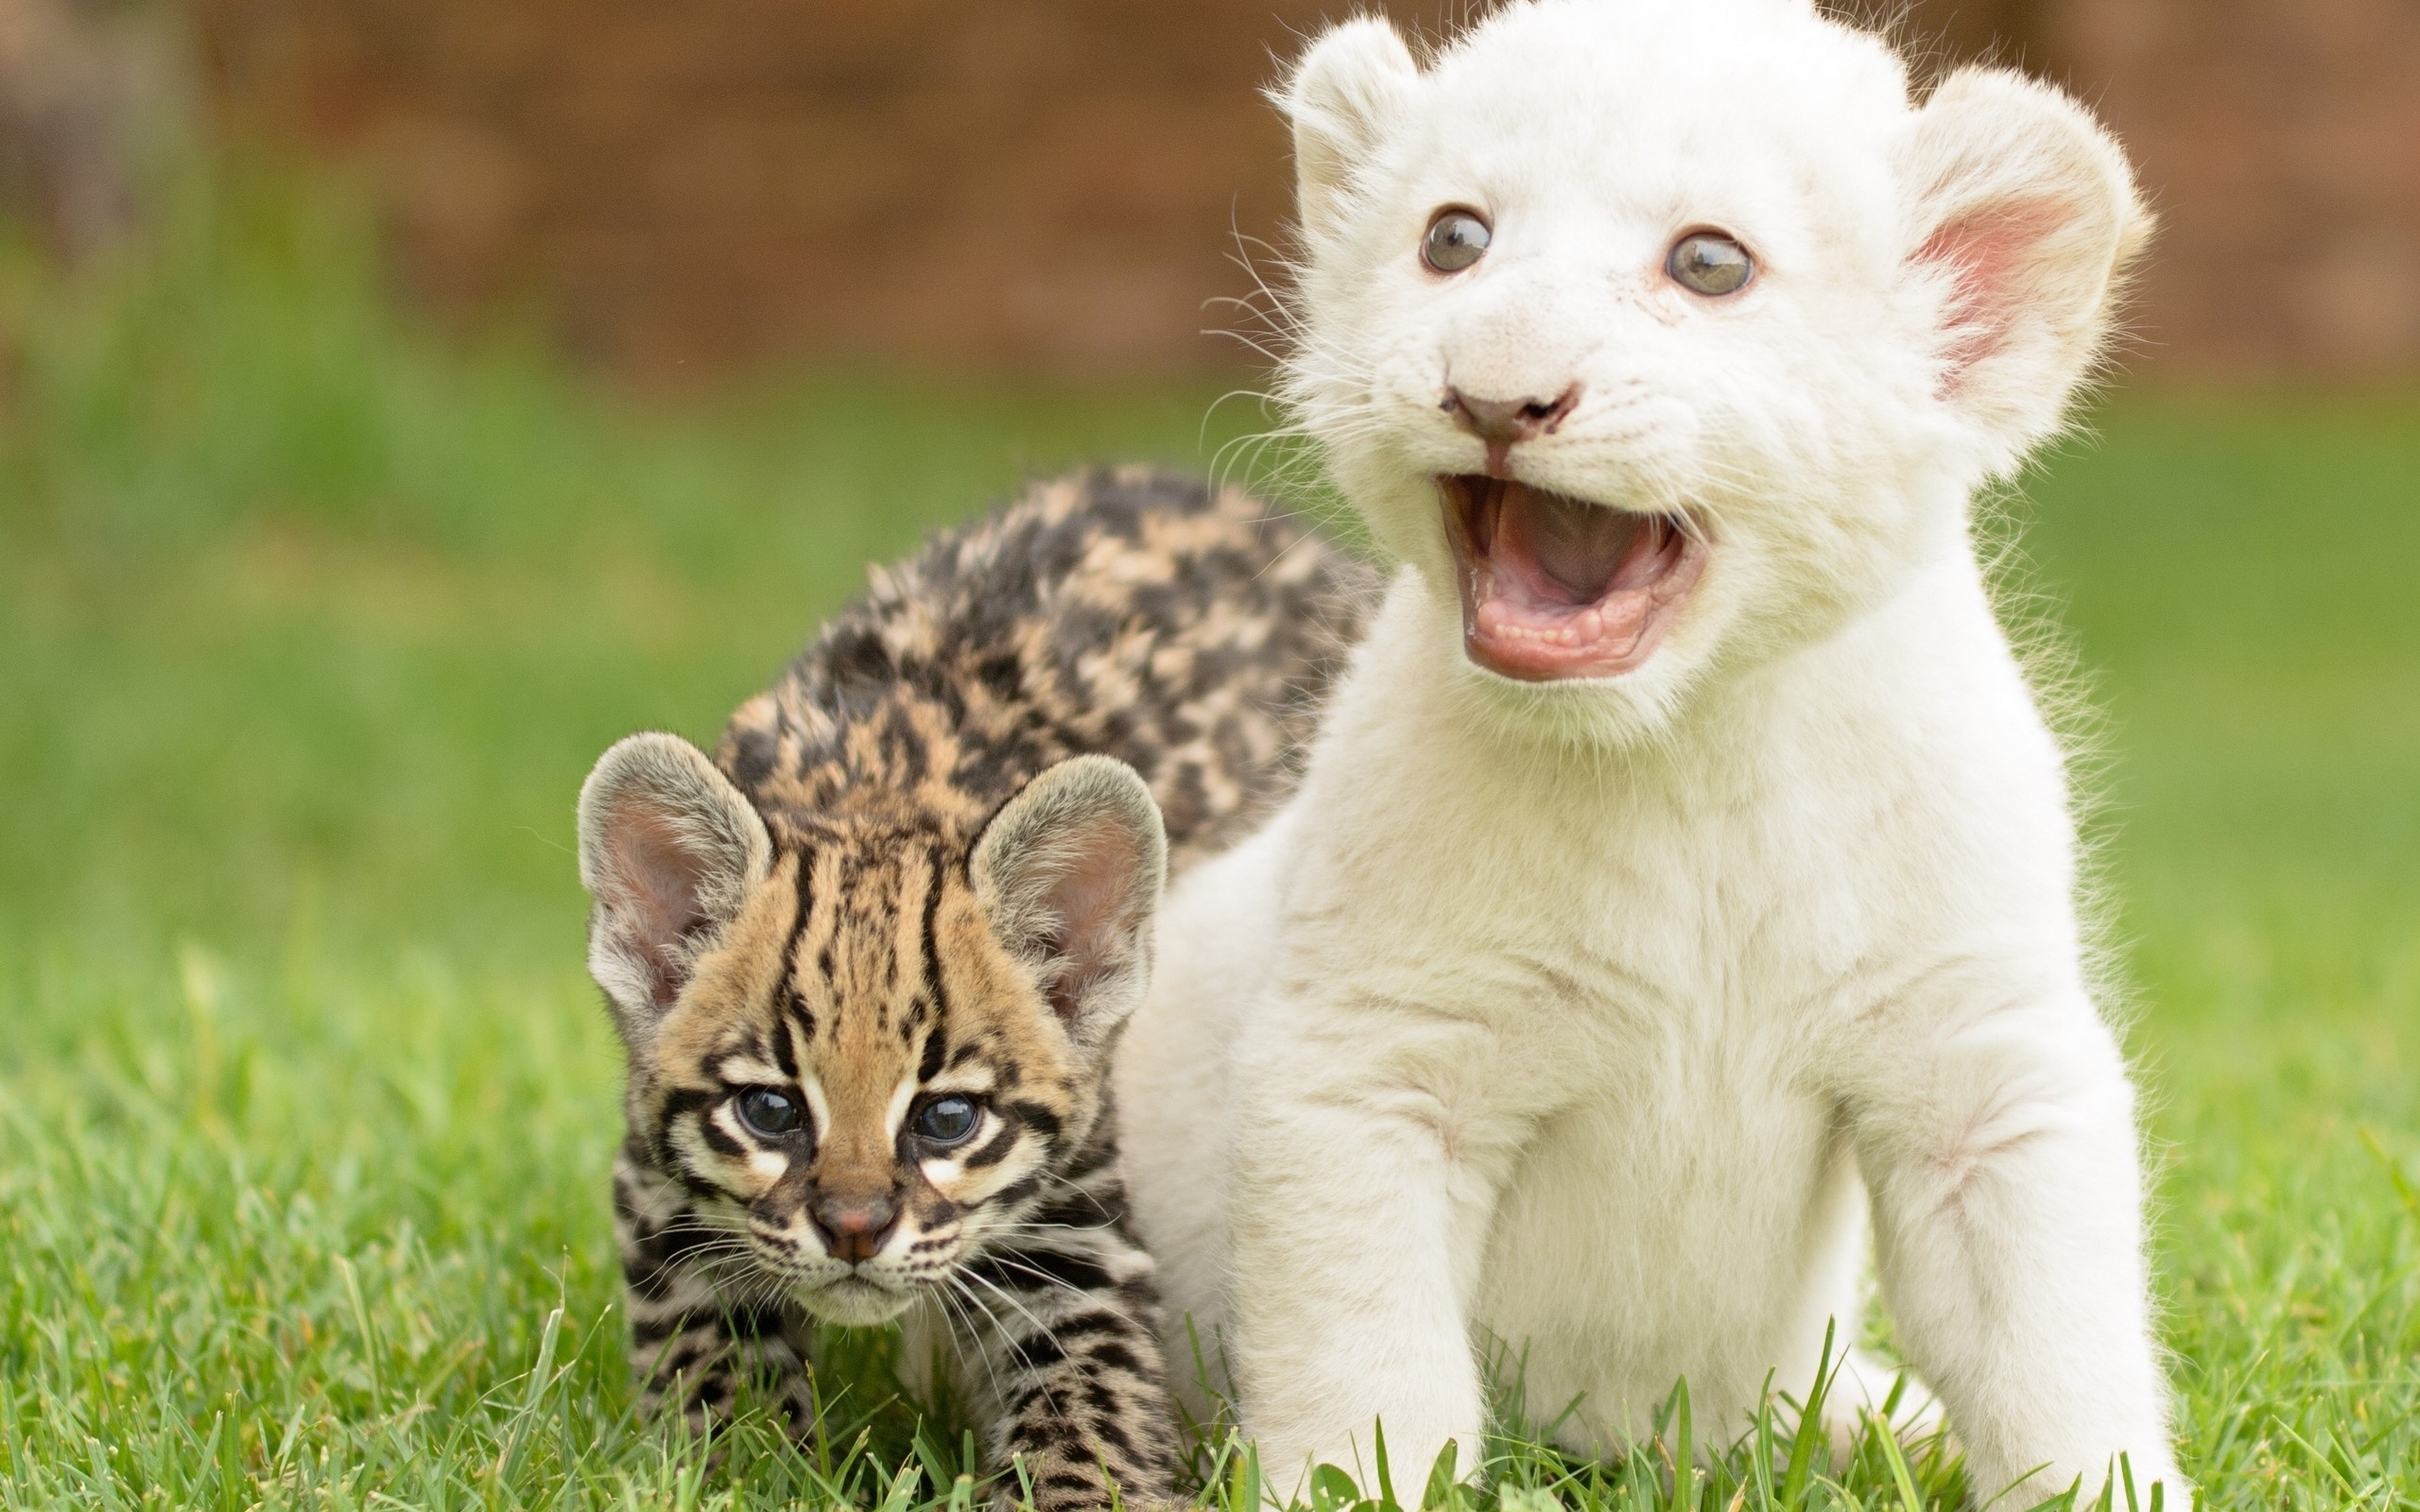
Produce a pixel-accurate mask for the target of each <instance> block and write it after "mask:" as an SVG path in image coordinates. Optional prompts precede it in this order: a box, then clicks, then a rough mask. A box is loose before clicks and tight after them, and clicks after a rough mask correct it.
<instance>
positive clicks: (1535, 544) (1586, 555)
mask: <svg viewBox="0 0 2420 1512" xmlns="http://www.w3.org/2000/svg"><path fill="white" fill-rule="evenodd" d="M1503 508H1504V513H1503V517H1502V520H1501V521H1500V522H1499V524H1497V526H1496V529H1497V531H1498V533H1499V536H1500V538H1501V539H1502V540H1503V541H1504V544H1505V545H1509V546H1511V547H1512V548H1513V553H1514V554H1516V555H1519V556H1527V557H1528V558H1530V560H1531V561H1534V562H1536V563H1537V564H1538V569H1539V571H1541V572H1543V573H1544V574H1545V575H1546V576H1547V578H1548V579H1549V580H1550V581H1551V582H1552V585H1553V586H1554V587H1556V588H1558V589H1561V590H1562V591H1563V592H1564V593H1566V594H1568V595H1569V596H1570V602H1572V603H1573V604H1589V603H1594V602H1595V601H1596V600H1598V599H1599V598H1601V597H1603V596H1604V594H1605V590H1606V588H1607V587H1608V586H1609V585H1610V584H1611V583H1612V582H1613V580H1614V572H1615V569H1616V568H1618V567H1619V566H1621V564H1622V558H1624V557H1626V556H1628V555H1629V554H1630V549H1631V546H1632V544H1633V543H1634V541H1636V540H1637V537H1638V530H1639V527H1640V525H1642V524H1645V522H1644V521H1643V520H1641V519H1640V517H1639V516H1637V515H1634V514H1631V513H1629V512H1628V511H1626V510H1621V509H1599V508H1598V507H1596V506H1594V505H1588V504H1582V503H1580V502H1579V501H1578V500H1575V499H1566V498H1564V497H1563V496H1562V495H1560V494H1555V493H1547V492H1544V491H1542V490H1537V489H1532V488H1529V487H1527V486H1525V485H1522V484H1518V483H1515V484H1513V485H1512V486H1511V487H1509V488H1507V489H1506V490H1504V505H1503Z"/></svg>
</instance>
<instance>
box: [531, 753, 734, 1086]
mask: <svg viewBox="0 0 2420 1512" xmlns="http://www.w3.org/2000/svg"><path fill="white" fill-rule="evenodd" d="M772 862H773V842H772V838H771V836H769V834H767V833H766V831H765V821H764V820H763V819H761V818H759V817H757V816H756V811H755V810H754V809H753V808H752V807H751V806H750V805H749V802H748V799H745V798H743V797H741V796H740V792H739V789H737V788H736V787H734V786H733V785H732V784H731V781H730V779H728V778H726V777H724V776H723V775H722V773H721V772H719V771H717V770H716V769H715V765H714V763H712V762H710V761H708V760H707V759H706V757H705V753H704V752H702V751H700V750H699V749H698V747H695V746H692V745H690V744H689V743H688V742H687V741H685V740H683V739H682V738H681V737H680V736H678V735H666V734H657V733H652V732H650V733H648V734H641V735H632V736H631V737H629V738H628V739H626V740H623V741H619V742H617V743H616V744H615V745H614V747H613V748H612V749H611V750H608V751H607V752H606V753H605V754H604V755H603V756H602V757H600V758H599V759H598V761H597V763H596V770H595V771H593V772H591V773H589V774H588V781H587V782H585V783H583V784H582V785H581V787H580V790H579V880H580V883H581V885H584V886H586V887H587V888H588V895H589V897H591V898H592V899H594V900H596V907H595V908H594V909H593V910H592V911H591V912H590V914H589V920H588V971H589V974H590V975H592V976H594V977H595V978H596V985H597V986H598V987H601V988H604V989H605V995H606V996H607V997H608V998H610V999H612V1000H613V1004H614V1017H615V1018H616V1020H618V1021H619V1022H620V1024H621V1028H622V1033H623V1037H624V1039H626V1040H631V1042H632V1043H634V1044H635V1043H636V1042H638V1040H640V1039H641V1038H643V1037H644V1036H645V1035H646V1034H647V1032H648V1031H649V1030H650V1029H651V1028H652V1027H653V1025H654V1023H655V1021H656V1020H657V1019H659V1018H661V1017H662V1016H663V1014H664V1012H665V1010H666V1009H667V1008H669V1007H670V1006H671V1005H672V1004H673V1002H674V1000H675V999H677V998H678V997H679V996H680V995H681V989H682V988H683V987H685V986H686V985H687V984H688V980H689V973H690V970H691V968H692V967H693V966H694V965H695V964H696V962H697V960H698V957H699V956H700V954H702V953H703V952H704V951H705V949H706V948H707V947H708V946H710V945H711V944H712V943H713V941H714V939H715V937H716V936H717V934H718V933H719V932H720V931H721V929H722V927H723V926H724V925H725V924H728V923H730V922H731V921H732V920H733V919H735V918H737V917H738V915H739V911H740V909H741V908H742V907H743V906H745V904H746V903H747V901H748V897H749V894H750V892H751V891H752V889H753V888H754V887H755V886H756V885H757V884H759V883H761V882H763V881H764V880H765V877H766V875H767V873H768V872H769V870H770V869H771V868H772Z"/></svg>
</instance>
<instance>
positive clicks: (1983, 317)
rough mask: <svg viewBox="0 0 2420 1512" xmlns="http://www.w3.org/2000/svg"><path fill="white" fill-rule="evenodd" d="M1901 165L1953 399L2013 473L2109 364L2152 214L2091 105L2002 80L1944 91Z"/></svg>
mask: <svg viewBox="0 0 2420 1512" xmlns="http://www.w3.org/2000/svg"><path fill="white" fill-rule="evenodd" d="M1894 167H1895V169H1896V172H1897V175H1898V180H1899V184H1900V189H1901V195H1902V198H1903V202H1904V203H1905V205H1906V207H1907V215H1908V221H1907V242H1906V245H1907V247H1908V249H1909V252H1908V261H1907V266H1908V269H1909V272H1910V277H1911V278H1912V279H1913V280H1914V281H1915V283H1916V284H1917V286H1918V288H1919V289H1920V290H1921V291H1922V292H1923V294H1924V295H1925V296H1926V297H1927V298H1930V299H1932V300H1934V301H1938V308H1939V310H1940V324H1941V332H1942V336H1941V340H1942V348H1941V351H1942V354H1943V357H1944V359H1945V366H1944V369H1943V374H1942V387H1941V392H1942V397H1943V399H1944V400H1945V401H1946V402H1947V403H1948V404H1951V405H1952V406H1954V407H1955V408H1956V409H1957V410H1958V411H1959V412H1960V413H1962V415H1963V416H1964V417H1965V418H1966V419H1967V420H1968V421H1970V422H1971V423H1972V424H1973V426H1974V427H1975V428H1976V431H1977V434H1978V438H1979V441H1980V442H1981V444H1982V446H1983V449H1984V451H1985V453H1986V455H1987V459H1988V462H1989V465H1990V466H1991V467H1992V468H1993V469H1994V470H1995V471H2006V470H2008V469H2011V468H2014V466H2015V465H2016V464H2017V463H2019V462H2021V461H2022V460H2023V459H2024V455H2025V453H2026V451H2027V450H2028V449H2029V448H2030V447H2031V446H2032V445H2033V443H2035V442H2036V441H2038V440H2040V439H2042V438H2044V437H2046V436H2048V435H2049V434H2050V433H2051V432H2052V431H2054V430H2056V429H2057V428H2058V425H2059V421H2060V418H2061V415H2062V414H2063V412H2064V411H2065V409H2066V404H2067V401H2068V398H2069V397H2070V396H2071V395H2072V394H2073V393H2074V392H2075V389H2076V386H2077V385H2078V384H2079V383H2080V382H2082V381H2083V378H2084V377H2085V376H2086V375H2087V374H2089V373H2090V372H2091V370H2092V369H2093V366H2094V364H2095V363H2096V362H2097V361H2098V360H2099V358H2100V353H2101V349H2102V346H2103V344H2104V343H2105V342H2106V341H2107V339H2108V336H2109V333H2110V328H2111V325H2112V321H2113V316H2114V306H2115V304H2116V302H2117V299H2118V294H2119V293H2120V291H2121V289H2122V280H2123V278H2124V275H2125V272H2126V268H2127V265H2128V264H2129V263H2131V262H2132V261H2133V259H2134V258H2135V254H2136V253H2138V252H2139V251H2141V249H2142V248H2143V246H2144V244H2145V243H2146V242H2148V241H2149V240H2150V237H2151V232H2152V215H2151V213H2150V212H2149V211H2147V210H2146V209H2145V208H2144V207H2143V203H2142V199H2141V198H2140V197H2139V196H2138V195H2137V194H2136V193H2135V176H2134V171H2133V169H2131V168H2130V167H2129V166H2128V165H2127V163H2126V154H2125V152H2124V151H2123V149H2121V148H2120V147H2119V146H2118V144H2117V142H2116V141H2115V140H2114V139H2113V138H2112V137H2111V136H2110V135H2109V133H2108V132H2106V131H2104V130H2102V129H2100V126H2099V124H2098V123H2096V122H2095V121H2094V120H2093V118H2092V117H2091V116H2090V115H2089V114H2088V113H2086V112H2085V111H2084V110H2083V107H2082V106H2080V105H2078V104H2076V103H2075V101H2073V100H2071V99H2069V98H2067V96H2066V95H2065V94H2061V93H2059V92H2058V91H2057V90H2055V89H2052V88H2051V87H2050V86H2048V85H2047V84H2042V83H2037V82H2036V81H2034V80H2032V79H2029V78H2027V77H2024V76H2023V75H2021V74H2015V73H2011V72H2009V71H2006V70H2002V69H1983V68H1970V69H1966V70H1964V71H1962V72H1960V73H1957V74H1954V75H1952V76H1950V77H1949V78H1947V79H1946V80H1945V81H1944V82H1943V83H1942V85H1941V87H1940V88H1938V89H1936V90H1935V91H1934V92H1933V94H1932V96H1931V97H1930V98H1929V99H1928V100H1927V101H1926V102H1925V106H1924V108H1923V109H1922V110H1920V111H1918V112H1915V113H1914V114H1913V115H1912V116H1911V117H1910V120H1909V125H1908V129H1907V132H1906V135H1905V136H1904V137H1903V138H1902V140H1901V141H1900V143H1899V145H1898V151H1897V154H1896V161H1895V163H1894Z"/></svg>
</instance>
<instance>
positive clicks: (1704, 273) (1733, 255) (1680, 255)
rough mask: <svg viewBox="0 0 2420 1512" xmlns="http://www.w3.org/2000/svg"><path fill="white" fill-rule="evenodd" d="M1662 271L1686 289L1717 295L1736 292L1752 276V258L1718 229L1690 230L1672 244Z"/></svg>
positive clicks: (1746, 284) (1754, 266)
mask: <svg viewBox="0 0 2420 1512" xmlns="http://www.w3.org/2000/svg"><path fill="white" fill-rule="evenodd" d="M1664 271H1665V272H1667V273H1669V274H1670V275H1672V282H1673V283H1678V284H1679V285H1681V287H1683V288H1685V289H1692V290H1694V291H1696V292H1697V293H1700V294H1703V295H1707V296H1709V297H1714V298H1720V296H1722V295H1725V294H1737V293H1738V292H1739V291H1740V290H1741V289H1743V288H1746V287H1747V286H1748V280H1749V279H1751V278H1753V277H1755V272H1756V263H1755V259H1754V258H1752V257H1750V256H1749V255H1748V249H1746V248H1745V247H1742V246H1740V245H1739V244H1738V243H1737V242H1736V241H1734V240H1733V239H1732V238H1730V237H1728V236H1725V235H1724V234H1722V232H1719V231H1693V232H1689V233H1688V234H1687V235H1686V236H1684V237H1682V238H1681V239H1680V240H1679V241H1677V242H1675V243H1673V244H1672V255H1671V256H1670V257H1668V258H1666V259H1665V261H1664Z"/></svg>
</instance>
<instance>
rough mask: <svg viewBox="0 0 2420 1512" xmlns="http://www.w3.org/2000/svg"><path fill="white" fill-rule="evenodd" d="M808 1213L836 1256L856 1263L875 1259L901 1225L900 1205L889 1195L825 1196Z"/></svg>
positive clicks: (834, 1256)
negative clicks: (885, 1241)
mask: <svg viewBox="0 0 2420 1512" xmlns="http://www.w3.org/2000/svg"><path fill="white" fill-rule="evenodd" d="M806 1215H807V1217H808V1218H810V1219H812V1220H813V1221H814V1224H815V1228H816V1231H817V1232H818V1233H821V1235H822V1236H823V1247H824V1248H825V1249H826V1250H828V1251H829V1252H830V1253H831V1256H832V1258H833V1259H834V1260H841V1261H846V1262H848V1263H850V1264H852V1265H854V1264H856V1263H858V1262H860V1261H868V1260H872V1259H873V1257H874V1251H876V1250H878V1249H880V1248H881V1247H882V1242H883V1241H884V1240H886V1239H888V1238H890V1230H891V1229H893V1228H894V1227H896V1226H897V1225H898V1222H899V1208H898V1205H897V1204H895V1203H893V1202H892V1201H891V1200H890V1198H889V1197H825V1198H823V1199H821V1201H818V1202H816V1203H815V1204H814V1205H813V1206H811V1207H809V1208H808V1209H807V1210H806Z"/></svg>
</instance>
